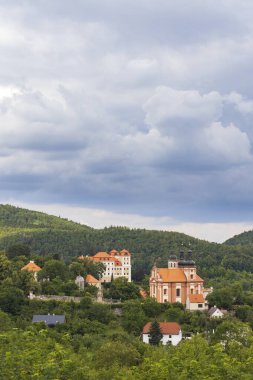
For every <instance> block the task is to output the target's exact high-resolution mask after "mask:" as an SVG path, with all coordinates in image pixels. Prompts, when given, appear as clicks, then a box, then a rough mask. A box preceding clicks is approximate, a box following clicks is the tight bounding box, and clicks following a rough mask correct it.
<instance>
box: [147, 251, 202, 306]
mask: <svg viewBox="0 0 253 380" xmlns="http://www.w3.org/2000/svg"><path fill="white" fill-rule="evenodd" d="M191 256H192V252H191V251H189V252H188V255H187V258H186V259H185V258H184V253H183V252H180V259H179V260H178V259H177V257H176V256H171V257H170V259H169V261H168V268H157V267H156V266H154V267H153V268H152V271H151V276H150V280H149V286H150V297H153V298H155V299H156V301H157V302H160V303H164V302H170V303H174V302H180V303H182V304H183V305H185V306H186V308H187V309H188V310H206V309H207V308H208V305H207V302H206V300H205V295H206V293H205V289H204V280H203V279H202V278H201V277H200V276H199V275H198V274H197V268H196V264H195V262H194V261H193V260H192V259H191Z"/></svg>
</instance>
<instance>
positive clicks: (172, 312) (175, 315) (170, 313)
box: [165, 305, 184, 322]
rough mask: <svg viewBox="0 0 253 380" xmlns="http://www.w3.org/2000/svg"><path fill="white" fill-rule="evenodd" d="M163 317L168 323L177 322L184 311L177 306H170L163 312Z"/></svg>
mask: <svg viewBox="0 0 253 380" xmlns="http://www.w3.org/2000/svg"><path fill="white" fill-rule="evenodd" d="M165 316H166V320H167V321H168V322H179V319H180V318H183V316H184V311H183V310H182V308H181V307H179V306H178V305H170V307H169V308H168V310H166V312H165Z"/></svg>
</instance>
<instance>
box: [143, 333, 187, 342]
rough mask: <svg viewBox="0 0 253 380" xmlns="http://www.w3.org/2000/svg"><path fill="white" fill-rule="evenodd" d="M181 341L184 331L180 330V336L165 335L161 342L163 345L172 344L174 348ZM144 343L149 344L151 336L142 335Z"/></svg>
mask: <svg viewBox="0 0 253 380" xmlns="http://www.w3.org/2000/svg"><path fill="white" fill-rule="evenodd" d="M181 340H182V331H181V330H180V332H179V334H178V335H167V334H164V335H163V338H162V340H161V342H162V344H163V345H166V344H168V342H171V344H172V346H176V345H177V344H178V343H179V342H180V341H181ZM142 341H143V342H144V343H147V344H149V334H142Z"/></svg>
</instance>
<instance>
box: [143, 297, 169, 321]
mask: <svg viewBox="0 0 253 380" xmlns="http://www.w3.org/2000/svg"><path fill="white" fill-rule="evenodd" d="M165 307H167V305H165V304H162V303H158V302H156V300H155V299H154V298H147V299H146V300H145V301H144V302H143V303H142V309H143V311H144V313H145V314H146V315H147V316H148V317H150V318H154V317H158V315H160V314H161V313H162V311H164V309H165Z"/></svg>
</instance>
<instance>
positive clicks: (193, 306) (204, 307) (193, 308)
mask: <svg viewBox="0 0 253 380" xmlns="http://www.w3.org/2000/svg"><path fill="white" fill-rule="evenodd" d="M199 305H202V307H199ZM187 309H188V310H190V311H196V310H199V311H203V310H207V305H205V304H204V303H199V304H198V303H195V302H194V303H193V302H191V303H189V307H188V306H187Z"/></svg>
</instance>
